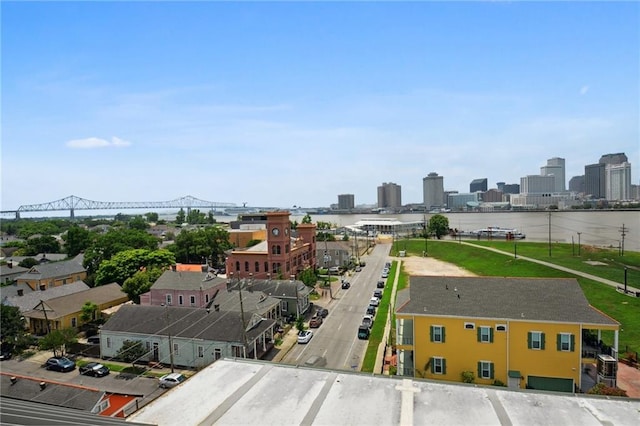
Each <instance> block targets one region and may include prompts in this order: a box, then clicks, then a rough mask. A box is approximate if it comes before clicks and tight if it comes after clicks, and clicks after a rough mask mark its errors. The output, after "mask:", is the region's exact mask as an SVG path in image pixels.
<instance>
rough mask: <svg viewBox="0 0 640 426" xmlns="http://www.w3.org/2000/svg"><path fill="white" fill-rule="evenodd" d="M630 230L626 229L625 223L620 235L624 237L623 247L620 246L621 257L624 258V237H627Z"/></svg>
mask: <svg viewBox="0 0 640 426" xmlns="http://www.w3.org/2000/svg"><path fill="white" fill-rule="evenodd" d="M628 230H629V228H625V226H624V223H623V224H622V228H620V235H621V236H622V245H621V246H620V256H624V237H625V235H627V231H628Z"/></svg>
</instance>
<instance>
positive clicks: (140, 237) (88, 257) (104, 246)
mask: <svg viewBox="0 0 640 426" xmlns="http://www.w3.org/2000/svg"><path fill="white" fill-rule="evenodd" d="M157 247H158V239H157V238H156V237H154V236H153V235H149V234H148V233H146V232H145V231H141V230H139V229H126V228H118V229H110V230H109V231H108V232H107V233H106V234H102V235H98V236H97V237H96V238H95V240H94V241H93V243H92V244H91V245H90V246H89V247H88V248H87V250H86V251H85V254H84V262H83V266H84V267H85V268H87V272H88V273H89V274H90V275H91V274H95V273H96V272H97V271H98V268H99V267H100V264H101V263H102V261H104V260H109V259H111V258H112V257H113V255H115V254H116V253H119V252H121V251H125V250H131V249H147V250H155V249H156V248H157Z"/></svg>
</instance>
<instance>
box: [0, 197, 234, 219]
mask: <svg viewBox="0 0 640 426" xmlns="http://www.w3.org/2000/svg"><path fill="white" fill-rule="evenodd" d="M232 207H237V204H234V203H219V202H216V201H205V200H200V199H198V198H195V197H192V196H191V195H187V196H186V197H182V198H176V199H175V200H170V201H134V202H127V201H93V200H87V199H86V198H80V197H76V196H75V195H70V196H68V197H65V198H62V199H60V200H56V201H50V202H48V203H42V204H25V205H22V206H20V207H18V209H17V210H5V211H2V212H0V214H2V215H9V214H15V217H16V219H20V213H26V212H47V211H65V210H69V212H70V217H71V219H73V218H74V217H75V211H76V210H124V209H149V210H154V209H180V208H182V209H186V213H187V214H189V212H191V209H192V208H207V209H213V210H214V211H215V210H216V209H222V210H224V209H225V208H232Z"/></svg>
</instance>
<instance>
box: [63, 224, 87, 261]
mask: <svg viewBox="0 0 640 426" xmlns="http://www.w3.org/2000/svg"><path fill="white" fill-rule="evenodd" d="M62 239H63V240H64V242H65V244H64V248H65V251H66V252H67V256H69V257H74V256H76V255H78V254H80V253H81V252H83V251H85V250H86V249H87V247H89V246H90V245H91V242H92V241H93V235H92V234H91V232H90V231H89V230H87V229H85V228H82V227H80V226H78V225H75V224H74V225H73V226H71V227H70V228H69V230H68V231H67V232H66V233H65V234H64V235H63V236H62Z"/></svg>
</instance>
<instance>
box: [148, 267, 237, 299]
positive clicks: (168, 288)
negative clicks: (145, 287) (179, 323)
mask: <svg viewBox="0 0 640 426" xmlns="http://www.w3.org/2000/svg"><path fill="white" fill-rule="evenodd" d="M226 283H227V281H226V280H225V279H223V278H220V277H218V276H216V275H215V274H213V273H212V272H191V271H179V270H174V269H173V268H172V269H169V270H167V271H164V273H163V274H162V275H161V276H160V278H158V280H157V281H156V282H155V283H154V284H153V286H151V290H150V291H149V292H148V293H145V294H143V295H141V296H140V304H141V305H153V306H162V305H169V306H183V307H192V308H203V307H205V306H206V305H207V304H208V303H209V302H210V301H212V300H213V298H214V297H215V295H216V293H218V292H219V291H221V290H224V291H226Z"/></svg>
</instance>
